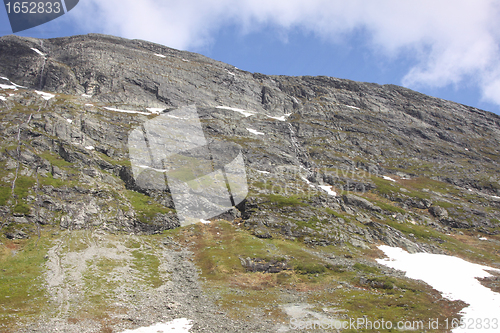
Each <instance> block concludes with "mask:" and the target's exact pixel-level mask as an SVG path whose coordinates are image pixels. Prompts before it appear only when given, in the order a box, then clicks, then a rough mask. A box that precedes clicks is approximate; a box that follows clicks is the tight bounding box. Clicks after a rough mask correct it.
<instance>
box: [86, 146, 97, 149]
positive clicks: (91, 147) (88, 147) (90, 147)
mask: <svg viewBox="0 0 500 333" xmlns="http://www.w3.org/2000/svg"><path fill="white" fill-rule="evenodd" d="M85 149H87V150H94V149H95V147H94V146H87V147H85Z"/></svg>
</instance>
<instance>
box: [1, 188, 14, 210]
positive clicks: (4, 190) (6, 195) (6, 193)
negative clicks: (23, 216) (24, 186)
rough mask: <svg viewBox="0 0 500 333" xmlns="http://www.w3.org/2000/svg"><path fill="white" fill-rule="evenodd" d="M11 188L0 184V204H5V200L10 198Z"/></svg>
mask: <svg viewBox="0 0 500 333" xmlns="http://www.w3.org/2000/svg"><path fill="white" fill-rule="evenodd" d="M11 193H12V190H11V188H10V187H7V186H5V185H0V206H5V205H6V204H7V201H8V200H9V199H10V195H11Z"/></svg>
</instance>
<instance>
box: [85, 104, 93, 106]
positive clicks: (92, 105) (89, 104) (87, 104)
mask: <svg viewBox="0 0 500 333" xmlns="http://www.w3.org/2000/svg"><path fill="white" fill-rule="evenodd" d="M85 106H94V104H85Z"/></svg>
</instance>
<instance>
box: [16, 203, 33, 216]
mask: <svg viewBox="0 0 500 333" xmlns="http://www.w3.org/2000/svg"><path fill="white" fill-rule="evenodd" d="M30 211H31V206H29V205H27V204H26V203H24V202H21V203H18V204H17V205H16V206H15V207H14V213H19V214H24V215H28V214H29V213H30Z"/></svg>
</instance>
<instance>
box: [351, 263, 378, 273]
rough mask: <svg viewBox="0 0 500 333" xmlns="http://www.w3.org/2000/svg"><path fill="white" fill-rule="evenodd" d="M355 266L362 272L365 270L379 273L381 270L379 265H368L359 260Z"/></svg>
mask: <svg viewBox="0 0 500 333" xmlns="http://www.w3.org/2000/svg"><path fill="white" fill-rule="evenodd" d="M353 268H354V269H356V270H358V271H362V272H365V273H374V274H376V273H378V272H379V269H378V268H377V267H372V266H368V265H365V264H362V263H360V262H357V263H355V264H354V265H353Z"/></svg>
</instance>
